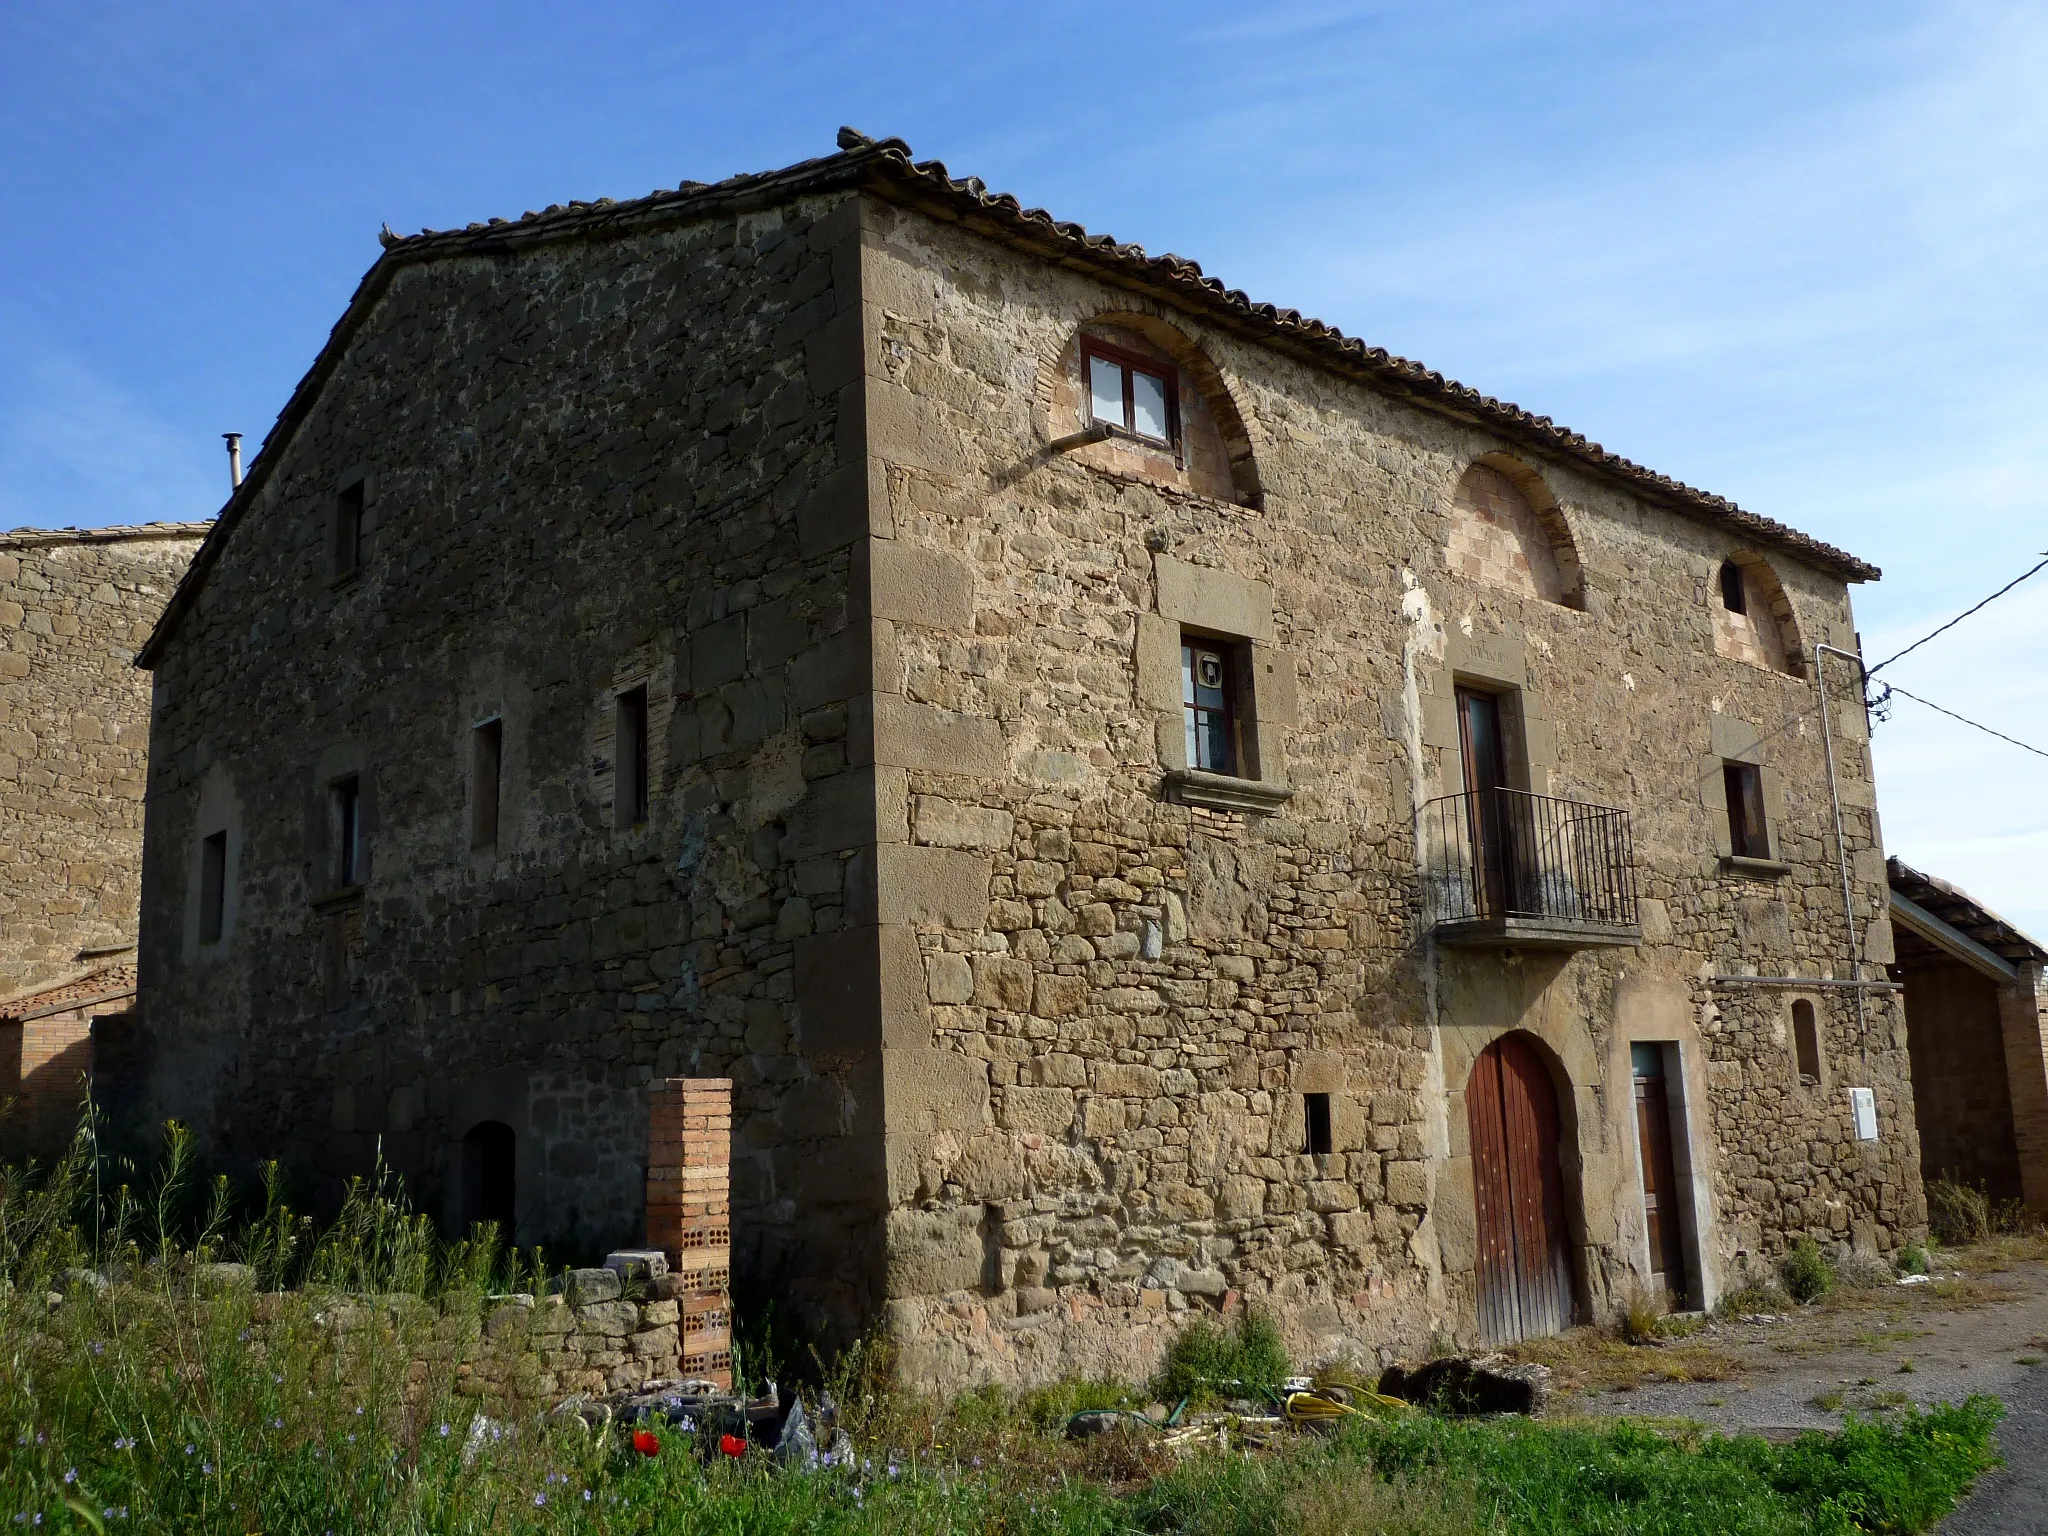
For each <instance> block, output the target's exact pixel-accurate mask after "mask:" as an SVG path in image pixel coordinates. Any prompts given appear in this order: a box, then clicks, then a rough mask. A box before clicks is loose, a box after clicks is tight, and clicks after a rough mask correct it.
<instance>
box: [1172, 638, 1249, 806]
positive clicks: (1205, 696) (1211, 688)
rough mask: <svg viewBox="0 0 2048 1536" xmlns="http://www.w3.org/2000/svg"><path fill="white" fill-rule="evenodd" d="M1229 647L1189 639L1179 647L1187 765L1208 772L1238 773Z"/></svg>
mask: <svg viewBox="0 0 2048 1536" xmlns="http://www.w3.org/2000/svg"><path fill="white" fill-rule="evenodd" d="M1232 661H1233V658H1232V656H1231V654H1230V648H1229V647H1228V646H1225V645H1220V644H1218V643H1217V642H1215V641H1213V640H1190V641H1186V642H1183V644H1182V645H1181V648H1180V700H1181V710H1182V714H1183V715H1184V716H1185V719H1186V723H1187V733H1188V741H1187V747H1188V766H1189V767H1190V768H1200V769H1202V770H1203V771H1204V772H1206V773H1223V774H1231V775H1235V774H1236V773H1237V771H1238V766H1237V763H1238V754H1237V710H1236V707H1235V706H1236V700H1235V698H1234V694H1235V692H1236V688H1235V683H1236V679H1235V677H1234V675H1233V673H1234V668H1233V666H1232Z"/></svg>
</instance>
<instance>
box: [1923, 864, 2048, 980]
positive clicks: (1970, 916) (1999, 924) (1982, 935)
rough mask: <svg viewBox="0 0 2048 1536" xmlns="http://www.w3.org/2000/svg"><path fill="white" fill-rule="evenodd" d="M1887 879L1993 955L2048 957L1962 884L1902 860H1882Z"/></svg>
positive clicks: (2036, 960) (2022, 960)
mask: <svg viewBox="0 0 2048 1536" xmlns="http://www.w3.org/2000/svg"><path fill="white" fill-rule="evenodd" d="M1884 869H1885V877H1886V881H1887V883H1888V884H1889V885H1890V886H1891V888H1892V889H1893V890H1894V891H1897V892H1898V893H1899V894H1900V895H1901V896H1903V897H1905V898H1906V900H1908V901H1910V902H1912V903H1913V904H1914V905H1915V906H1917V907H1924V908H1925V909H1926V910H1927V911H1929V912H1932V913H1933V914H1934V915H1935V916H1936V917H1938V918H1940V919H1941V920H1942V921H1943V922H1944V923H1947V924H1948V925H1949V927H1951V928H1953V929H1955V930H1956V931H1957V932H1958V933H1960V934H1962V935H1963V936H1964V937H1966V938H1971V939H1975V940H1976V941H1977V942H1978V943H1979V944H1981V945H1983V946H1984V947H1985V948H1986V949H1988V950H1990V951H1991V952H1992V953H1993V954H1994V955H1999V956H2002V957H2003V958H2005V959H2007V960H2011V961H2014V962H2015V963H2017V964H2022V965H2025V964H2029V963H2032V964H2040V963H2042V962H2044V961H2048V949H2043V948H2042V947H2041V946H2040V945H2039V944H2036V943H2035V942H2034V941H2033V940H2032V939H2030V938H2028V937H2027V936H2026V935H2025V934H2024V933H2021V932H2020V931H2019V929H2017V928H2015V927H2013V925H2012V924H2010V923H2008V922H2007V921H2006V920H2005V919H2004V918H2002V917H2000V916H1999V915H1998V914H1997V913H1996V912H1994V911H1992V910H1991V909H1990V908H1989V907H1987V906H1985V905H1984V904H1983V903H1982V902H1980V901H1978V900H1977V899H1976V898H1975V897H1973V896H1972V895H1970V893H1969V892H1968V891H1965V890H1964V889H1963V888H1962V887H1961V886H1957V885H1951V884H1950V883H1949V882H1948V881H1946V880H1943V879H1940V878H1939V877H1937V876H1935V875H1923V874H1922V873H1920V871H1919V870H1917V869H1915V868H1913V866H1912V865H1910V864H1908V863H1907V862H1906V861H1905V860H1903V859H1899V858H1890V859H1887V860H1885V865H1884Z"/></svg>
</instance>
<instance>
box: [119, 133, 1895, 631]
mask: <svg viewBox="0 0 2048 1536" xmlns="http://www.w3.org/2000/svg"><path fill="white" fill-rule="evenodd" d="M839 145H840V153H838V154H834V155H826V156H822V157H820V158H818V159H815V160H803V161H799V162H798V163H797V164H795V165H789V166H784V167H783V168H781V169H780V170H773V171H752V172H747V173H745V174H742V175H738V176H730V177H727V178H726V179H725V180H723V181H718V182H710V183H706V182H699V181H685V182H683V183H681V184H680V185H679V186H677V187H674V188H672V189H669V188H657V189H656V190H655V191H653V192H650V193H648V194H647V195H646V196H645V197H637V198H629V199H625V200H623V201H614V200H612V199H610V198H598V199H596V200H595V201H592V202H570V203H550V204H549V205H548V206H547V207H546V208H543V209H540V210H538V211H532V210H529V211H528V212H526V213H524V214H521V215H520V216H519V217H518V218H517V219H495V218H494V219H491V220H489V221H488V222H483V223H471V224H469V225H467V226H465V227H464V228H462V229H453V230H435V229H423V230H421V231H420V232H419V233H418V234H414V235H396V234H393V233H392V232H391V229H390V227H389V226H388V225H387V226H386V227H385V228H384V229H383V230H382V231H381V232H380V233H379V235H378V239H379V241H380V243H381V244H382V245H383V247H384V252H383V255H382V256H381V257H380V258H379V259H378V260H377V262H376V263H375V264H374V265H373V266H371V268H370V270H369V271H368V272H367V273H365V274H364V275H363V280H362V282H361V283H359V284H358V285H357V287H356V291H355V294H354V295H353V296H352V297H351V298H350V300H349V304H348V308H347V309H346V310H344V311H343V313H342V315H341V317H340V319H338V320H337V321H336V322H335V324H334V328H333V330H332V331H331V332H330V333H329V336H328V339H327V343H326V345H325V346H323V347H322V348H321V350H320V354H319V356H318V357H316V358H315V359H314V362H313V366H312V367H311V368H310V369H308V370H307V372H306V375H305V377H304V378H302V379H301V380H300V381H299V383H298V386H297V388H296V389H294V390H293V392H292V396H291V398H290V399H289V400H288V401H286V402H285V407H284V410H283V411H282V412H280V413H279V415H278V419H277V422H276V424H275V425H274V426H273V427H272V428H271V430H270V431H269V432H268V433H267V434H265V436H264V439H263V443H262V446H261V447H260V448H259V449H258V450H257V452H256V454H255V456H254V457H253V458H252V460H251V461H250V464H249V470H248V474H247V477H246V478H245V479H244V480H243V482H242V485H241V487H240V488H239V489H238V490H237V491H236V492H235V494H234V496H233V497H232V498H231V499H230V500H229V502H228V505H227V506H226V508H224V509H223V511H222V513H221V516H220V518H219V519H218V520H217V522H216V523H215V525H214V528H213V531H212V533H211V534H209V535H208V537H207V540H206V543H205V544H204V545H203V546H202V547H201V548H200V550H199V553H198V554H197V556H195V557H194V559H193V563H192V567H191V569H190V571H189V572H188V573H187V575H186V578H185V580H184V582H183V583H181V584H180V586H179V589H178V591H177V593H176V594H175V595H174V596H173V597H172V599H171V602H170V605H169V606H168V607H167V608H166V609H165V610H164V614H163V617H162V618H161V619H160V620H159V621H158V624H157V628H156V632H155V633H154V634H152V635H151V636H150V638H149V641H148V642H147V643H146V644H145V645H144V646H143V647H142V650H141V652H140V653H139V654H138V656H137V658H136V664H137V665H138V666H144V667H147V666H151V665H153V664H154V662H155V660H156V656H157V654H158V651H159V647H160V646H161V644H162V641H163V640H164V638H165V637H166V636H168V635H169V634H170V632H171V630H172V629H173V628H174V627H175V625H176V623H177V621H178V620H179V618H180V617H181V616H182V614H183V612H184V609H185V607H186V606H187V604H188V603H189V602H190V601H191V600H192V597H193V595H196V593H197V591H198V589H199V587H200V586H201V585H203V583H204V581H205V578H206V573H207V571H208V570H209V569H210V567H211V565H212V561H213V559H214V558H215V553H216V551H217V550H218V548H219V547H220V545H221V544H222V543H223V542H224V541H225V540H226V538H227V537H228V536H229V534H230V533H231V532H232V531H233V527H234V525H235V523H236V522H237V521H238V520H239V515H240V512H241V509H242V508H243V507H245V506H247V505H248V504H249V503H250V502H251V501H252V500H253V499H254V498H255V496H256V495H258V494H259V493H260V491H261V488H262V486H263V485H264V483H265V482H266V481H267V479H268V478H269V467H270V464H271V462H272V461H273V460H274V458H275V455H274V454H273V453H272V451H271V450H272V448H273V445H276V444H280V443H282V441H283V440H284V439H285V438H286V437H288V436H289V435H290V433H291V432H292V431H293V430H294V429H295V428H296V426H297V425H298V423H299V421H300V420H301V419H302V418H303V417H304V415H305V413H306V411H307V410H308V409H309V408H310V406H311V403H312V401H313V399H314V398H315V397H316V396H317V395H318V393H319V390H320V388H321V386H322V385H323V384H324V383H325V382H326V380H327V377H328V376H329V374H331V373H332V372H333V370H334V367H335V365H336V363H337V362H338V360H339V358H340V354H341V352H342V350H343V348H344V347H345V346H346V344H347V340H348V338H349V336H350V335H351V334H352V333H353V332H354V330H355V328H356V326H357V325H358V324H360V323H361V322H362V319H363V317H364V316H365V315H367V313H368V312H369V310H370V308H371V307H372V306H373V305H374V304H375V302H376V300H377V299H378V297H379V296H380V295H381V294H382V292H383V289H384V286H385V284H387V283H388V282H389V281H390V278H391V275H392V273H393V272H395V271H396V270H397V269H398V268H399V267H401V266H405V265H410V264H411V263H413V262H419V261H430V260H434V259H437V258H439V257H443V256H455V255H464V254H486V253H490V252H498V251H508V250H516V249H519V248H521V247H524V246H527V245H532V244H538V243H541V242H543V241H552V240H560V239H573V238H582V237H585V236H590V235H603V234H626V233H629V232H632V231H634V230H639V229H647V228H655V227H659V226H661V225H663V224H666V223H669V222H671V221H673V220H675V219H677V218H679V217H682V218H688V217H702V216H705V215H709V214H712V213H715V212H719V211H723V210H727V209H734V210H736V209H743V208H753V207H762V206H767V205H770V204H773V203H776V202H779V201H783V200H786V199H788V198H790V197H795V196H799V195H803V194H806V193H813V192H819V191H827V190H830V189H832V188H835V187H846V188H854V187H860V188H864V189H869V190H873V191H874V192H876V193H877V194H878V195H882V196H888V197H894V198H896V199H898V200H901V201H904V202H906V203H912V204H915V205H918V206H920V207H922V208H924V209H925V210H927V211H929V212H932V213H935V214H938V215H939V216H941V217H947V218H951V219H953V220H954V221H955V222H958V223H960V224H962V225H964V226H966V227H969V228H972V229H975V230H976V231H978V232H980V233H982V234H985V235H988V236H990V237H993V238H997V239H1002V240H1006V241H1008V242H1009V243H1012V244H1016V245H1019V246H1022V247H1024V248H1027V249H1032V250H1037V251H1039V252H1041V253H1042V254H1045V255H1047V256H1050V257H1053V258H1055V259H1059V260H1064V261H1069V262H1074V263H1077V264H1079V265H1082V266H1085V267H1089V268H1093V269H1096V270H1100V271H1103V272H1105V273H1110V274H1114V275H1115V276H1117V277H1118V278H1120V279H1122V280H1123V281H1125V282H1127V283H1134V284H1137V285H1141V286H1143V287H1144V288H1146V289H1148V290H1150V291H1152V292H1154V293H1156V294H1161V295H1164V296H1165V297H1167V298H1168V299H1170V300H1171V301H1174V302H1177V303H1179V304H1180V305H1181V306H1183V307H1185V308H1187V309H1190V310H1193V311H1196V312H1197V313H1200V314H1202V315H1203V316H1205V317H1206V318H1209V319H1211V320H1214V321H1217V322H1219V323H1221V324H1224V325H1226V326H1231V327H1234V328H1236V329H1238V330H1239V331H1241V332H1243V333H1244V334H1246V335H1248V336H1252V337H1255V338H1257V339H1260V340H1263V341H1265V342H1268V343H1270V344H1273V345H1277V346H1281V347H1284V348H1287V349H1290V350H1292V351H1295V352H1296V353H1298V354H1299V355H1300V356H1302V357H1304V358H1307V359H1310V360H1312V361H1315V362H1317V363H1320V364H1322V365H1323V366H1326V367H1329V368H1332V369H1334V370H1336V371H1339V372H1342V373H1346V374H1349V375H1351V376H1353V377H1356V378H1360V379H1362V380H1365V381H1366V382H1368V383H1370V384H1372V385H1373V386H1375V387H1376V388H1378V389H1380V390H1381V391H1383V392H1385V393H1388V394H1392V395H1396V396H1399V397H1401V398H1404V399H1407V400H1410V401H1413V402H1415V403H1416V404H1419V405H1421V406H1423V407H1425V408H1428V409H1433V410H1437V411H1441V412H1444V413H1446V414H1449V415H1453V416H1456V417H1459V418H1461V419H1464V420H1469V421H1473V422H1476V423H1479V424H1481V425H1484V426H1486V427H1489V428H1491V429H1492V430H1494V431H1496V432H1498V433H1499V434H1500V435H1501V436H1502V437H1504V438H1506V439H1508V440H1509V441H1511V442H1515V443H1519V444H1523V445H1526V446H1528V447H1531V448H1533V449H1536V450H1538V451H1539V452H1542V453H1545V454H1549V455H1551V456H1553V457H1556V458H1560V459H1565V460H1569V461H1572V462H1576V463H1578V464H1581V465H1584V466H1586V467H1587V468H1589V469H1592V470H1594V471H1595V472H1597V473H1598V474H1600V475H1602V476H1603V477H1605V478H1607V479H1609V480H1612V481H1615V482H1618V483H1619V484H1621V485H1623V486H1625V487H1627V488H1628V489H1630V490H1632V491H1634V492H1636V493H1637V494H1640V495H1644V496H1647V497H1649V498H1651V499H1652V500H1655V501H1658V502H1661V503H1662V504H1664V505H1667V506H1669V507H1672V508H1673V509H1675V510H1677V511H1679V512H1681V513H1684V514H1686V515H1689V516H1692V517H1695V518H1698V519H1699V520H1701V521H1703V522H1707V523H1710V524H1713V525H1715V526H1718V527H1721V528H1724V529H1726V530H1727V531H1729V532H1730V533H1733V534H1735V535H1737V536H1738V537H1740V538H1742V539H1743V540H1745V541H1750V542H1754V543H1757V544H1762V545H1767V546H1770V547H1772V548H1775V549H1778V550H1782V551H1784V552H1785V553H1787V554H1790V555H1793V556H1795V557H1796V558H1798V559H1801V560H1804V561H1806V562H1808V563H1809V564H1811V565H1814V566H1816V567H1818V568H1819V569H1821V570H1824V571H1827V572H1829V573H1830V574H1832V575H1835V576H1837V577H1839V578H1841V579H1842V580H1844V581H1874V580H1876V579H1877V578H1878V576H1879V575H1880V574H1881V573H1880V572H1879V570H1878V568H1877V567H1876V566H1874V565H1871V564H1870V563H1869V562H1867V561H1865V560H1861V559H1859V558H1857V557H1856V556H1855V555H1852V554H1850V553H1848V552H1847V551H1846V550H1841V549H1837V548H1835V547H1834V546H1833V545H1831V544H1826V543H1823V542H1822V541H1821V540H1819V539H1816V538H1812V537H1810V536H1809V535H1807V534H1803V533H1801V532H1799V531H1798V530H1797V529H1795V528H1792V527H1789V526H1787V525H1786V524H1784V523H1780V522H1777V521H1775V520H1773V519H1771V518H1767V517H1762V516H1759V515H1758V514H1756V513H1754V512H1749V511H1746V510H1744V509H1743V508H1742V507H1739V506H1737V505H1736V504H1735V503H1734V502H1732V501H1730V500H1728V499H1727V498H1726V497H1724V496H1716V495H1713V494H1711V493H1709V492H1706V491H1701V490H1697V489H1695V488H1694V487H1692V486H1689V485H1686V484H1684V483H1682V482H1681V481H1678V480H1674V479H1672V478H1671V477H1670V476H1668V475H1661V474H1658V473H1657V472H1656V471H1654V470H1651V469H1646V468H1644V467H1643V466H1642V465H1640V464H1636V463H1634V462H1632V461H1631V460H1629V459H1625V458H1623V457H1621V456H1620V455H1619V454H1613V453H1609V452H1608V451H1607V450H1606V449H1605V448H1603V447H1602V446H1601V445H1600V444H1598V443H1596V442H1592V441H1591V440H1589V439H1588V438H1586V437H1585V436H1583V435H1582V434H1580V433H1577V432H1572V431H1569V430H1567V429H1565V428H1562V427H1559V426H1558V425H1557V424H1556V423H1555V422H1553V421H1552V420H1551V419H1550V418H1549V417H1548V416H1538V415H1535V414H1533V413H1532V412H1529V411H1525V410H1523V409H1522V408H1521V407H1520V406H1518V405H1514V404H1511V403H1509V402H1506V401H1502V400H1497V399H1495V398H1494V397H1493V396H1491V395H1485V394H1481V393H1480V392H1479V391H1478V390H1475V389H1471V388H1469V387H1467V386H1466V385H1463V384H1460V383H1458V382H1456V381H1455V380H1452V379H1447V378H1445V377H1444V376H1443V375H1442V374H1440V373H1437V372H1435V371H1434V370H1433V369H1429V368H1425V367H1424V366H1423V365H1422V364H1420V363H1417V362H1412V361H1410V360H1409V359H1407V358H1403V357H1397V356H1395V355H1394V354H1393V353H1391V352H1388V351H1387V350H1386V349H1385V348H1383V347H1371V346H1367V345H1366V344H1365V343H1363V342H1361V341H1359V340H1358V339H1357V338H1356V337H1352V336H1346V335H1345V334H1344V333H1343V332H1342V331H1340V330H1339V329H1337V327H1335V326H1333V325H1328V324H1326V323H1324V322H1323V321H1321V320H1315V319H1311V318H1308V317H1305V316H1303V315H1302V314H1301V312H1300V311H1299V310H1293V309H1281V308H1279V307H1277V306H1275V305H1272V304H1267V303H1259V302H1255V301H1253V300H1252V299H1251V298H1249V297H1248V296H1247V295H1246V294H1245V293H1244V292H1243V291H1242V290H1241V289H1236V288H1226V287H1224V286H1223V284H1222V282H1221V281H1220V280H1219V279H1217V278H1213V277H1209V276H1207V275H1206V274H1204V273H1203V271H1202V268H1201V265H1200V264H1199V263H1198V262H1194V261H1191V260H1189V259H1188V258H1186V257H1184V256H1175V255H1171V254H1169V255H1164V256H1151V255H1148V254H1147V253H1146V251H1145V249H1144V248H1143V247H1142V246H1138V245H1130V244H1125V243H1122V242H1119V241H1117V240H1115V239H1114V238H1112V237H1110V236H1108V235H1095V234H1090V233H1089V232H1088V231H1087V229H1085V228H1084V227H1083V226H1081V225H1079V224H1075V223H1072V222H1070V221H1066V220H1060V219H1055V218H1054V217H1053V216H1052V215H1051V214H1049V213H1047V212H1046V211H1045V210H1044V209H1042V208H1026V207H1024V206H1023V204H1022V203H1021V202H1019V200H1018V199H1017V198H1015V197H1014V196H1012V195H1010V194H1009V193H1007V192H995V193H991V192H990V191H989V190H988V189H987V187H986V185H985V184H984V183H983V182H982V181H981V180H980V178H978V177H973V176H967V177H954V176H952V175H951V174H950V173H949V172H948V171H947V169H946V167H945V165H944V163H942V162H941V161H937V160H923V161H914V160H913V159H912V158H911V153H910V146H909V145H907V144H905V143H904V142H903V141H902V140H901V139H893V138H892V139H872V138H869V137H868V136H867V135H865V134H861V133H858V132H855V131H854V130H852V129H848V128H842V129H841V130H840V133H839Z"/></svg>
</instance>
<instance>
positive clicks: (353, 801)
mask: <svg viewBox="0 0 2048 1536" xmlns="http://www.w3.org/2000/svg"><path fill="white" fill-rule="evenodd" d="M327 794H328V804H329V817H330V821H331V824H332V826H333V830H334V888H335V889H336V890H346V889H348V887H350V886H352V885H360V884H361V883H362V879H363V786H362V781H361V780H360V779H358V778H357V777H355V775H353V774H351V775H350V776H349V777H347V778H345V779H337V780H336V781H335V782H334V785H333V786H332V787H331V788H330V789H329V790H328V792H327Z"/></svg>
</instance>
